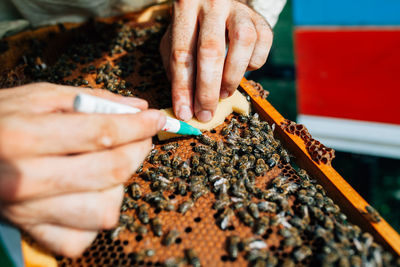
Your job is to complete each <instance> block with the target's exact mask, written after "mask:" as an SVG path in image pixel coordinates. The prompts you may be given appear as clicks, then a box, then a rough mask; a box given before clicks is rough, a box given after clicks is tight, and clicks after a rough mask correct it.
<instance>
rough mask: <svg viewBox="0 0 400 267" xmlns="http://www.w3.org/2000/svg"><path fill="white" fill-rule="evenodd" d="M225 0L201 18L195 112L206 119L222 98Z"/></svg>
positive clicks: (216, 3)
mask: <svg viewBox="0 0 400 267" xmlns="http://www.w3.org/2000/svg"><path fill="white" fill-rule="evenodd" d="M223 2H224V1H221V3H220V2H217V1H216V2H214V5H215V7H213V8H212V9H211V10H210V11H208V13H207V15H204V14H203V15H202V16H201V17H200V33H199V37H198V38H199V40H198V51H197V78H196V93H195V103H194V112H195V114H196V117H197V119H198V120H200V121H203V122H206V121H210V120H211V119H212V117H213V116H214V112H215V109H216V107H217V104H218V100H219V91H220V87H221V78H222V71H223V67H224V56H225V22H226V18H227V13H228V12H227V11H226V8H225V7H224V6H223ZM217 5H218V6H217ZM221 5H222V6H221Z"/></svg>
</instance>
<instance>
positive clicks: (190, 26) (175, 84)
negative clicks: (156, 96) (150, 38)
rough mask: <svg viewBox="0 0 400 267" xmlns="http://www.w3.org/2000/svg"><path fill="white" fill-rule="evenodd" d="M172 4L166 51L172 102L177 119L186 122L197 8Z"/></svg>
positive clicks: (189, 110)
mask: <svg viewBox="0 0 400 267" xmlns="http://www.w3.org/2000/svg"><path fill="white" fill-rule="evenodd" d="M174 7H175V8H174V20H173V23H172V29H171V30H172V37H173V38H172V45H171V54H170V70H171V71H170V73H171V86H172V103H173V109H174V113H175V114H176V116H177V118H179V119H181V120H184V121H187V120H190V119H191V118H192V117H193V111H192V110H193V87H194V68H195V67H194V64H195V47H196V41H197V38H196V37H197V36H196V35H197V12H198V10H197V9H198V8H197V6H196V5H193V3H191V2H189V1H180V2H176V3H174Z"/></svg>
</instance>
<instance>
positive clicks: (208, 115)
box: [196, 110, 213, 122]
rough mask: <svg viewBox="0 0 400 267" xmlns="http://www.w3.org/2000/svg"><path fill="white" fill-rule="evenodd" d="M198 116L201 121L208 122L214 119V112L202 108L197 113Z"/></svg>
mask: <svg viewBox="0 0 400 267" xmlns="http://www.w3.org/2000/svg"><path fill="white" fill-rule="evenodd" d="M196 117H197V119H198V120H199V121H201V122H208V121H210V120H211V119H212V117H213V114H212V112H211V111H210V110H201V111H199V112H197V113H196Z"/></svg>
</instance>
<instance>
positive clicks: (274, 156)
mask: <svg viewBox="0 0 400 267" xmlns="http://www.w3.org/2000/svg"><path fill="white" fill-rule="evenodd" d="M279 160H280V157H279V155H278V154H276V153H274V154H272V156H271V158H269V159H268V160H267V164H268V166H269V167H270V168H273V167H274V166H276V165H278V163H279Z"/></svg>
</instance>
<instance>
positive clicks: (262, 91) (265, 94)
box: [247, 80, 269, 99]
mask: <svg viewBox="0 0 400 267" xmlns="http://www.w3.org/2000/svg"><path fill="white" fill-rule="evenodd" d="M247 82H248V84H250V85H251V86H252V87H253V88H254V89H256V90H257V92H258V97H261V98H263V99H267V97H268V96H269V91H267V90H265V89H264V88H263V87H262V85H261V84H260V83H258V82H255V81H252V80H249V81H247Z"/></svg>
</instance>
